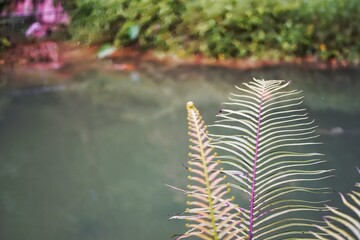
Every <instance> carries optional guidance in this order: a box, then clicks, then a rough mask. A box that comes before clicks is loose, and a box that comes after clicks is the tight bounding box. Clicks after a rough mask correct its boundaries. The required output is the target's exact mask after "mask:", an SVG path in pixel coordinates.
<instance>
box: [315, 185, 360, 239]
mask: <svg viewBox="0 0 360 240" xmlns="http://www.w3.org/2000/svg"><path fill="white" fill-rule="evenodd" d="M355 186H356V187H357V188H358V191H352V192H351V193H348V194H347V198H346V197H344V195H342V194H340V196H341V200H342V202H343V203H344V205H345V206H346V207H347V208H348V210H349V211H350V212H352V213H353V216H350V215H348V214H346V213H343V212H341V211H339V210H337V209H334V208H331V207H328V209H329V211H330V212H331V213H332V215H329V216H325V217H324V221H325V223H326V224H327V226H317V228H318V229H320V230H321V233H315V232H314V233H313V235H314V236H315V237H316V238H317V239H320V240H329V239H336V240H358V239H360V191H359V189H360V183H357V184H356V185H355Z"/></svg>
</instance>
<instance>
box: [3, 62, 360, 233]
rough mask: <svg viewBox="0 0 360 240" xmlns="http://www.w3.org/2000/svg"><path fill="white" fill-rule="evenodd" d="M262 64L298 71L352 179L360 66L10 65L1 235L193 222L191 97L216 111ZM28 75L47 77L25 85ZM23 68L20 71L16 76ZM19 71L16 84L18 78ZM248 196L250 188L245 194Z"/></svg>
mask: <svg viewBox="0 0 360 240" xmlns="http://www.w3.org/2000/svg"><path fill="white" fill-rule="evenodd" d="M252 76H255V77H259V78H261V77H264V78H267V79H292V80H293V82H294V84H293V87H296V88H300V89H303V90H304V95H305V96H306V97H307V99H306V101H305V104H306V105H307V106H308V107H309V109H310V113H311V116H312V117H314V118H316V120H317V123H318V125H319V127H320V130H319V133H320V134H321V135H322V136H321V139H322V141H323V142H324V143H325V144H324V145H323V146H321V147H320V148H321V149H320V150H321V151H322V152H324V153H325V154H326V156H327V159H328V160H329V168H335V169H337V175H338V177H337V178H336V179H332V180H331V181H330V182H329V184H331V185H332V186H334V188H335V189H336V190H337V191H343V192H346V191H349V190H350V189H352V187H353V184H354V183H355V181H357V180H358V177H357V176H356V171H355V166H356V165H360V160H359V159H360V148H359V144H360V124H359V122H360V95H359V94H358V92H359V90H360V70H348V71H340V70H339V71H316V70H304V69H291V68H264V69H258V70H251V71H250V70H249V71H240V70H226V69H221V68H215V67H212V68H205V67H203V68H194V67H188V66H182V67H169V66H158V65H156V64H147V65H146V64H144V66H143V67H142V68H141V69H140V70H139V72H132V73H117V72H112V73H111V72H102V71H101V68H97V69H96V68H95V69H94V68H91V69H90V70H87V71H83V72H81V73H79V72H77V73H76V74H71V73H70V74H69V73H67V77H68V79H67V81H66V82H61V83H58V85H48V83H50V82H60V81H59V80H58V78H64V74H63V73H59V72H57V73H54V72H48V73H47V72H45V73H44V72H41V73H34V72H32V73H31V74H22V75H16V74H14V73H7V75H3V78H7V80H8V85H7V86H5V87H4V88H3V89H2V93H1V98H0V103H1V110H2V111H1V121H0V152H1V159H0V187H1V191H0V238H1V239H14V240H17V239H19V240H20V239H29V240H33V239H34V240H35V239H55V240H68V239H74V240H75V239H84V240H85V239H86V240H88V239H90V240H91V239H99V240H100V239H101V240H110V239H134V240H137V239H139V240H140V239H155V240H157V239H169V238H170V237H171V236H172V235H173V234H177V233H181V232H183V223H179V222H176V221H171V222H170V221H168V220H167V219H168V215H169V214H173V213H177V212H179V211H181V210H182V209H183V208H184V204H183V203H184V199H183V196H182V195H181V193H176V192H173V191H172V190H171V189H168V188H167V187H165V186H164V183H169V184H172V185H176V186H181V187H182V186H185V181H186V175H187V173H186V170H185V168H184V167H182V163H184V162H186V158H187V147H186V146H187V145H188V143H187V136H186V115H185V106H184V105H185V103H186V101H188V100H190V99H191V100H193V101H194V102H196V103H197V106H198V108H199V109H200V110H201V111H202V113H203V116H204V119H205V120H206V121H207V122H209V123H211V122H212V121H213V120H214V118H215V114H216V113H217V112H218V111H219V109H220V104H219V103H221V102H222V101H224V100H225V99H226V97H227V93H228V92H230V91H232V89H233V85H234V84H239V83H240V82H241V81H246V80H249V79H250V78H251V77H252ZM21 78H34V81H35V82H36V81H37V79H41V81H38V82H43V84H41V85H37V86H32V85H31V84H27V86H25V87H24V86H21V87H19V86H20V84H17V82H18V81H17V80H19V79H21ZM12 79H14V80H13V81H11V80H12ZM15 83H16V84H15ZM240 199H241V198H240Z"/></svg>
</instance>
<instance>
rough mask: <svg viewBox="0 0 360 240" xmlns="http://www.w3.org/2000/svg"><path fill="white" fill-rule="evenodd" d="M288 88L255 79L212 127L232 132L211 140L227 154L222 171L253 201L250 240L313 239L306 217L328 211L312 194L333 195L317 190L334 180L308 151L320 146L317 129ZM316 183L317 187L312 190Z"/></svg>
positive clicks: (246, 215) (247, 214)
mask: <svg viewBox="0 0 360 240" xmlns="http://www.w3.org/2000/svg"><path fill="white" fill-rule="evenodd" d="M288 84H289V82H284V81H280V80H270V81H265V80H256V79H254V81H252V82H250V83H245V84H244V86H242V87H237V89H238V90H239V91H240V94H232V96H231V97H230V98H229V101H228V102H226V103H224V105H225V108H224V109H222V111H221V113H220V114H219V120H218V121H216V123H215V124H214V126H215V127H217V129H219V128H220V129H222V130H231V134H221V135H220V134H218V135H212V137H213V138H214V139H216V141H215V143H214V146H215V147H216V148H217V149H221V150H219V151H222V152H224V155H223V156H220V157H221V158H222V159H224V161H223V163H226V164H229V165H230V166H231V169H229V170H228V171H224V172H225V173H226V174H227V175H230V176H232V177H233V178H234V179H235V180H236V181H237V183H236V184H234V185H233V186H234V187H235V188H238V189H241V190H242V191H244V192H245V193H247V194H248V196H249V200H250V204H249V205H250V206H249V208H248V209H246V210H245V211H244V212H243V214H242V216H243V219H244V222H243V223H242V226H243V227H244V228H245V229H246V237H247V238H248V239H250V240H251V239H299V238H306V239H311V237H313V236H312V234H311V229H312V228H313V224H314V223H315V222H316V221H314V220H311V219H308V218H306V217H304V215H305V214H307V213H308V212H318V211H325V210H326V208H325V207H323V204H322V203H323V202H324V201H318V202H315V201H313V200H312V197H313V196H312V194H315V195H316V194H318V193H324V192H330V191H331V190H330V189H328V188H326V187H319V186H321V185H322V181H320V180H322V179H325V178H328V177H329V176H330V174H329V172H330V170H320V169H319V166H320V164H322V163H323V162H324V160H322V159H321V156H322V154H319V153H311V152H305V151H304V148H306V147H307V146H306V145H314V144H318V142H316V139H315V138H316V137H317V136H316V135H315V134H314V132H315V128H316V127H315V126H313V121H309V120H308V117H307V113H306V110H305V109H302V108H299V105H300V104H301V103H302V96H300V95H299V94H300V91H297V90H291V91H289V90H285V89H286V87H287V86H288ZM310 168H312V169H310ZM314 182H316V183H317V186H318V187H312V184H313V183H314ZM294 194H296V195H297V197H296V198H295V197H294V196H293V195H294ZM298 195H299V196H301V198H298ZM294 212H296V214H297V216H298V217H293V213H294ZM304 213H305V214H304Z"/></svg>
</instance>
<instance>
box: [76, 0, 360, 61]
mask: <svg viewBox="0 0 360 240" xmlns="http://www.w3.org/2000/svg"><path fill="white" fill-rule="evenodd" d="M73 4H74V5H75V10H74V11H73V12H72V13H73V22H72V26H71V32H72V34H73V36H74V38H75V39H79V40H82V41H84V42H86V43H93V42H97V41H114V42H115V43H116V44H117V45H119V46H129V45H134V44H136V45H139V46H140V47H142V48H152V49H158V50H166V51H171V52H175V53H177V54H180V55H181V54H184V53H187V54H194V53H201V54H204V55H206V56H211V57H219V58H224V57H247V56H257V57H276V58H279V57H286V56H290V57H293V56H306V55H309V54H315V55H316V56H318V57H319V58H321V59H324V60H325V59H329V58H337V59H340V60H342V59H347V60H352V61H356V60H358V58H359V52H360V42H359V41H358V39H359V38H360V27H359V22H360V2H359V1H357V0H317V1H308V0H294V1H290V0H243V1H236V0H222V1H216V0H206V1H205V0H200V1H180V0H158V1H156V0H137V1H130V0H112V1H96V0H73ZM134 30H136V31H138V32H135V33H136V34H134Z"/></svg>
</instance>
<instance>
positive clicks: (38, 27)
mask: <svg viewBox="0 0 360 240" xmlns="http://www.w3.org/2000/svg"><path fill="white" fill-rule="evenodd" d="M47 32H48V28H47V27H45V25H42V24H40V23H39V22H34V23H33V24H31V26H30V27H29V28H28V29H27V30H26V32H25V36H26V37H35V38H43V37H45V36H46V34H47Z"/></svg>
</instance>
